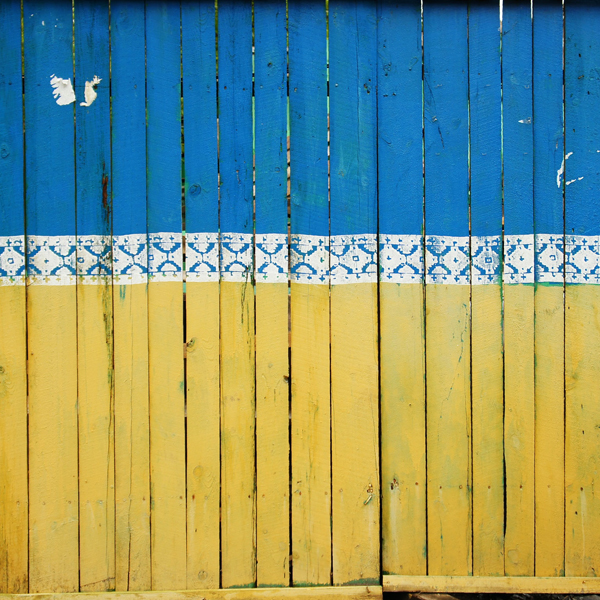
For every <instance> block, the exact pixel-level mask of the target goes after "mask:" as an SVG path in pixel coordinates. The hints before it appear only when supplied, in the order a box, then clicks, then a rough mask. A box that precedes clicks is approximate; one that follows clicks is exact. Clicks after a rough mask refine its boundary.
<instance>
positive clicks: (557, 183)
mask: <svg viewBox="0 0 600 600" xmlns="http://www.w3.org/2000/svg"><path fill="white" fill-rule="evenodd" d="M599 152H600V150H599ZM572 154H573V153H572V152H569V154H567V155H566V156H565V157H564V158H563V159H562V164H561V165H560V169H559V170H558V171H556V186H557V187H560V180H561V178H562V176H563V174H564V172H565V160H568V159H569V156H571V155H572ZM567 185H568V184H567Z"/></svg>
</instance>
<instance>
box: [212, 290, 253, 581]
mask: <svg viewBox="0 0 600 600" xmlns="http://www.w3.org/2000/svg"><path fill="white" fill-rule="evenodd" d="M220 300H221V320H220V321H221V569H222V572H221V586H222V587H223V588H229V587H235V586H253V585H254V584H255V582H256V538H255V510H256V508H255V485H256V479H255V464H254V452H255V445H254V433H255V432H254V413H255V396H254V392H255V381H254V373H255V365H254V360H255V357H254V288H253V285H252V283H250V282H247V283H246V282H245V283H237V282H232V281H221V297H220Z"/></svg>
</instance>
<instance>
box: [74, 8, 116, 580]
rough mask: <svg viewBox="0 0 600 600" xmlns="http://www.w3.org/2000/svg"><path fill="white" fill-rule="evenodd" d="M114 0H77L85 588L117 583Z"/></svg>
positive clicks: (81, 487) (79, 348)
mask: <svg viewBox="0 0 600 600" xmlns="http://www.w3.org/2000/svg"><path fill="white" fill-rule="evenodd" d="M108 48H109V45H108V2H100V3H98V2H90V1H89V0H78V1H77V3H76V5H75V86H74V87H75V95H76V96H77V97H78V98H79V100H78V101H77V103H76V129H75V132H76V170H77V188H76V195H77V206H76V214H77V372H78V380H77V385H78V409H79V411H78V414H79V589H80V590H82V591H102V590H111V589H114V588H115V496H114V464H115V463H114V431H113V339H112V338H113V332H112V328H113V323H112V278H111V277H110V274H111V273H110V258H111V256H110V248H111V229H112V224H111V189H110V185H111V181H110V180H111V177H110V173H111V162H110V92H109V90H110V87H109V76H110V66H109V56H108Z"/></svg>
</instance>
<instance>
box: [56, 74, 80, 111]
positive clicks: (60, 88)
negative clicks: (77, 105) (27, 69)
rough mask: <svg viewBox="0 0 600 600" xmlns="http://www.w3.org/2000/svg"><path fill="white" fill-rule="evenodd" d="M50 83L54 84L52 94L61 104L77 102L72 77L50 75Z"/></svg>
mask: <svg viewBox="0 0 600 600" xmlns="http://www.w3.org/2000/svg"><path fill="white" fill-rule="evenodd" d="M50 85H51V86H52V95H53V96H54V98H55V100H56V104H58V105H59V106H66V105H67V104H72V103H73V102H75V92H74V91H73V84H72V83H71V79H70V78H69V79H63V78H62V77H57V76H56V75H54V74H52V75H50Z"/></svg>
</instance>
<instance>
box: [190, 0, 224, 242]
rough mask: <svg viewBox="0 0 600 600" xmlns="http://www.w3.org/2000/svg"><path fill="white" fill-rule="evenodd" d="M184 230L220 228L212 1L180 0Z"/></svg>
mask: <svg viewBox="0 0 600 600" xmlns="http://www.w3.org/2000/svg"><path fill="white" fill-rule="evenodd" d="M181 23H182V30H181V31H182V59H183V102H184V140H185V230H186V232H188V233H197V232H208V233H216V232H218V230H219V190H218V169H217V89H216V88H217V75H216V66H217V63H216V56H215V52H216V37H215V36H216V32H215V4H214V2H210V1H201V2H191V1H188V0H184V2H182V5H181Z"/></svg>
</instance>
